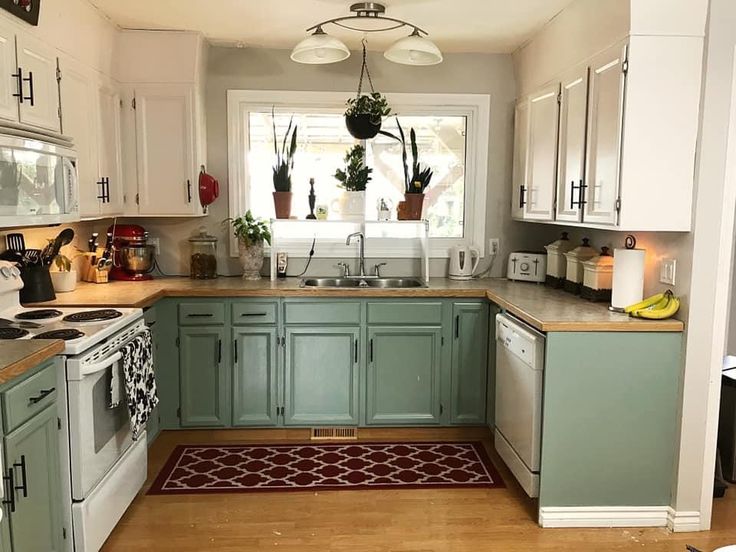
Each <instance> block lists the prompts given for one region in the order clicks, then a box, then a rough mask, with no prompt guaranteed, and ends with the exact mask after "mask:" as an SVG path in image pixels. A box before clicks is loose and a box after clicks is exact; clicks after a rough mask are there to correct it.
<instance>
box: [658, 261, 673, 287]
mask: <svg viewBox="0 0 736 552" xmlns="http://www.w3.org/2000/svg"><path fill="white" fill-rule="evenodd" d="M676 272H677V261H676V260H675V259H662V262H661V263H660V265H659V281H660V282H661V283H663V284H667V285H670V286H674V285H675V273H676Z"/></svg>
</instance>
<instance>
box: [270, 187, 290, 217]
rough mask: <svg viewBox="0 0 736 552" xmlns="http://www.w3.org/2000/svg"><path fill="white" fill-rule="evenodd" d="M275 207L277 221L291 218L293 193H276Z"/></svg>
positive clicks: (274, 196) (274, 195) (274, 197)
mask: <svg viewBox="0 0 736 552" xmlns="http://www.w3.org/2000/svg"><path fill="white" fill-rule="evenodd" d="M273 206H274V208H275V210H276V218H277V219H288V218H289V217H290V216H291V192H274V193H273Z"/></svg>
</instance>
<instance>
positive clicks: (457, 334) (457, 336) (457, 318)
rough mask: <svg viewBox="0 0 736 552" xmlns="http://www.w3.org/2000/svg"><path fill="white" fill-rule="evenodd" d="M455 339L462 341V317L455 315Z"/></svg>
mask: <svg viewBox="0 0 736 552" xmlns="http://www.w3.org/2000/svg"><path fill="white" fill-rule="evenodd" d="M455 339H460V315H459V314H456V315H455Z"/></svg>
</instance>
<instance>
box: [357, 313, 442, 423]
mask: <svg viewBox="0 0 736 552" xmlns="http://www.w3.org/2000/svg"><path fill="white" fill-rule="evenodd" d="M441 339H442V328H435V327H429V328H424V327H421V328H417V327H403V328H398V327H387V328H383V327H369V328H368V373H367V390H366V403H367V407H366V408H367V410H366V423H368V424H371V425H421V424H438V423H439V421H440V358H441V353H442V343H441Z"/></svg>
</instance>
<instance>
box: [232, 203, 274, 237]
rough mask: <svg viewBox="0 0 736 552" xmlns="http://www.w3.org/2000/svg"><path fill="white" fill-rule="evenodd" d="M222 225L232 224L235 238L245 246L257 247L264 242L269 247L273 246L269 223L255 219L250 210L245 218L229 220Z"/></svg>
mask: <svg viewBox="0 0 736 552" xmlns="http://www.w3.org/2000/svg"><path fill="white" fill-rule="evenodd" d="M222 223H223V224H230V225H231V226H232V228H233V234H234V235H235V237H236V238H238V239H239V240H240V241H242V242H244V243H245V245H248V246H250V245H257V244H259V243H262V242H264V241H265V242H266V243H268V244H269V245H270V244H271V230H270V229H269V227H268V223H267V222H266V221H265V220H263V219H257V218H255V217H254V216H253V213H251V212H250V209H248V211H246V213H245V214H244V215H243V216H240V217H236V218H228V219H225V220H224V221H222Z"/></svg>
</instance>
